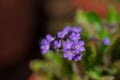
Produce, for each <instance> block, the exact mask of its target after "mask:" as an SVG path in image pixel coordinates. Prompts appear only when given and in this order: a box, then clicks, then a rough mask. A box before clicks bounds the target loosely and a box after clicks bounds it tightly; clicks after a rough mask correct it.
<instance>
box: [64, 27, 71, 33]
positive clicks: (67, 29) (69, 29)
mask: <svg viewBox="0 0 120 80" xmlns="http://www.w3.org/2000/svg"><path fill="white" fill-rule="evenodd" d="M63 31H65V32H66V33H69V32H70V31H71V27H70V26H66V27H65V28H64V29H63Z"/></svg>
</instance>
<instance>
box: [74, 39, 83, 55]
mask: <svg viewBox="0 0 120 80" xmlns="http://www.w3.org/2000/svg"><path fill="white" fill-rule="evenodd" d="M72 47H73V49H74V50H75V53H76V54H79V53H81V52H83V51H85V48H84V41H74V43H73V46H72Z"/></svg>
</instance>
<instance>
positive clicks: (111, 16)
mask: <svg viewBox="0 0 120 80" xmlns="http://www.w3.org/2000/svg"><path fill="white" fill-rule="evenodd" d="M107 19H108V23H109V24H116V23H117V21H118V17H117V13H116V11H115V9H114V7H113V6H109V9H108V16H107Z"/></svg>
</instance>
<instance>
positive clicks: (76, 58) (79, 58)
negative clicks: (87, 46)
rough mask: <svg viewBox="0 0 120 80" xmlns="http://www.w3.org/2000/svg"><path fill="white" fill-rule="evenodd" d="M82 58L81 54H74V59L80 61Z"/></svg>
mask: <svg viewBox="0 0 120 80" xmlns="http://www.w3.org/2000/svg"><path fill="white" fill-rule="evenodd" d="M81 59H82V54H79V55H76V56H75V57H74V61H80V60H81Z"/></svg>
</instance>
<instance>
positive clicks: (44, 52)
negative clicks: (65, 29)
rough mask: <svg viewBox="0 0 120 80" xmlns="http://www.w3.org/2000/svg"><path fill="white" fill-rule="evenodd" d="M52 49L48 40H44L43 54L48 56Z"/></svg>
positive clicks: (42, 45) (42, 43) (42, 44)
mask: <svg viewBox="0 0 120 80" xmlns="http://www.w3.org/2000/svg"><path fill="white" fill-rule="evenodd" d="M49 49H50V44H49V42H48V41H47V40H45V39H44V40H42V42H41V50H42V54H46V53H47V52H48V51H49Z"/></svg>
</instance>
